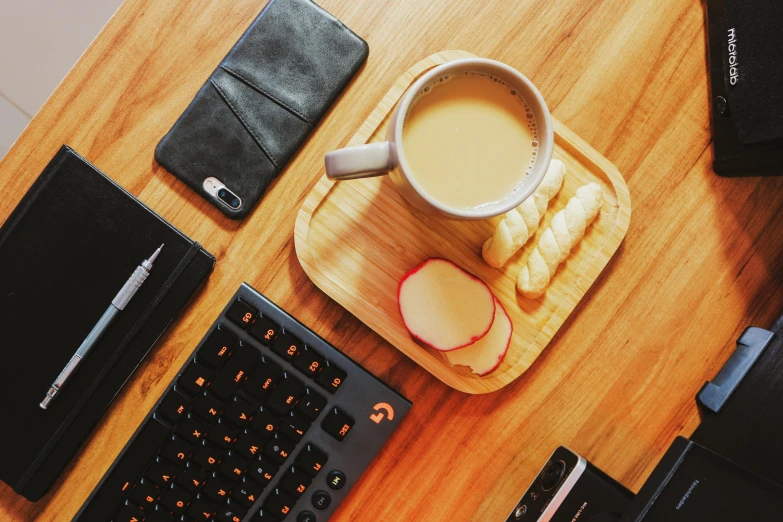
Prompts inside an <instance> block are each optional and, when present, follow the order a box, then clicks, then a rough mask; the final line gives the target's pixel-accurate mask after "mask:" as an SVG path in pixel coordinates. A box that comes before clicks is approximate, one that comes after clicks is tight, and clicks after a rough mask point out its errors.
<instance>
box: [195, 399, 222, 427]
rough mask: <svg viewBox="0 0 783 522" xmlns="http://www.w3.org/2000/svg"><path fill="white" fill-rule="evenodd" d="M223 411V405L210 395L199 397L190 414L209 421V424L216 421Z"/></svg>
mask: <svg viewBox="0 0 783 522" xmlns="http://www.w3.org/2000/svg"><path fill="white" fill-rule="evenodd" d="M221 411H223V403H222V402H220V401H219V400H217V399H216V398H214V397H212V396H211V395H209V394H206V395H202V396H201V397H199V398H198V399H197V400H196V402H195V404H193V407H192V408H191V409H190V413H192V414H193V415H196V416H197V417H199V418H200V419H203V420H205V421H207V423H212V422H213V421H216V420H217V419H218V417H219V416H220V412H221Z"/></svg>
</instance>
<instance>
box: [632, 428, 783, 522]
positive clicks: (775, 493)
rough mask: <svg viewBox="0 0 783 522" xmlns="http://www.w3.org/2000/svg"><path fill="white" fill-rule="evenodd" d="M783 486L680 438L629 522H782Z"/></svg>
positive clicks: (637, 502)
mask: <svg viewBox="0 0 783 522" xmlns="http://www.w3.org/2000/svg"><path fill="white" fill-rule="evenodd" d="M781 513H783V488H781V487H780V486H778V485H776V484H774V483H772V482H771V481H768V480H766V479H765V478H763V477H760V476H759V475H757V474H755V473H753V472H751V471H749V470H748V469H746V468H743V467H742V466H739V465H738V464H736V463H734V462H732V461H730V460H729V459H727V458H725V457H722V456H720V455H718V454H717V453H715V452H713V451H710V450H708V449H706V448H704V447H703V446H700V445H699V444H696V443H695V442H692V441H689V440H688V439H685V438H683V437H678V438H677V439H676V440H675V441H674V443H672V445H671V446H670V447H669V450H668V451H667V452H666V454H665V455H664V456H663V458H662V459H661V461H660V462H659V463H658V465H657V466H656V467H655V469H654V470H653V472H652V474H651V475H650V478H648V479H647V481H646V482H645V484H644V486H642V488H641V490H640V491H639V493H638V494H637V495H636V498H635V499H634V501H633V503H632V505H631V506H630V507H629V508H628V510H627V511H626V513H625V518H624V520H625V521H626V522H694V521H701V520H704V521H710V522H740V521H748V522H750V521H753V522H777V521H779V520H780V519H781Z"/></svg>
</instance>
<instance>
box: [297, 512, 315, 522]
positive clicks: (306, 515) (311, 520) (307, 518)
mask: <svg viewBox="0 0 783 522" xmlns="http://www.w3.org/2000/svg"><path fill="white" fill-rule="evenodd" d="M296 522H315V513H313V512H312V511H301V512H300V513H299V514H298V515H296Z"/></svg>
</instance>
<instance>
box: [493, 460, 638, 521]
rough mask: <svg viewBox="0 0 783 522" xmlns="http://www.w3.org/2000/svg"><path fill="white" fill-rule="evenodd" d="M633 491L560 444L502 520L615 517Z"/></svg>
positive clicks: (609, 518)
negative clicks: (506, 516)
mask: <svg viewBox="0 0 783 522" xmlns="http://www.w3.org/2000/svg"><path fill="white" fill-rule="evenodd" d="M632 498H633V494H632V493H631V492H630V491H628V490H627V489H626V488H625V487H623V486H622V485H621V484H620V483H618V482H617V481H615V480H614V479H612V478H611V477H609V476H608V475H607V474H606V473H604V472H602V471H601V470H600V469H598V468H597V467H595V466H594V465H592V464H591V463H590V462H588V461H587V460H586V459H585V458H584V457H582V456H580V455H578V454H576V453H574V452H573V451H571V450H570V449H568V448H566V447H564V446H560V447H559V448H557V449H556V450H555V452H554V453H552V456H551V457H549V460H548V461H547V463H546V464H545V465H544V467H543V468H542V469H541V472H540V473H539V474H538V476H537V477H536V478H535V480H533V483H532V484H531V485H530V487H529V488H528V489H527V491H526V492H525V494H524V495H522V497H521V498H520V500H519V502H517V504H516V506H515V507H514V509H513V510H512V511H511V513H510V514H509V516H508V518H507V519H506V522H520V521H521V522H549V521H551V522H571V521H573V520H579V521H581V522H599V521H601V522H608V521H612V520H619V519H620V516H621V515H622V513H623V511H624V510H625V508H626V506H627V505H628V504H629V502H630V501H631V499H632Z"/></svg>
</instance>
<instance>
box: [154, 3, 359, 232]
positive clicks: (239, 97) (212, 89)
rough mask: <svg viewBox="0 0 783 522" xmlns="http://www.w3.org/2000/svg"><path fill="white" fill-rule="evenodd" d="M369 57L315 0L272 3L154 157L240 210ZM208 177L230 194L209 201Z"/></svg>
mask: <svg viewBox="0 0 783 522" xmlns="http://www.w3.org/2000/svg"><path fill="white" fill-rule="evenodd" d="M367 54H368V47H367V43H366V42H365V41H364V40H362V39H361V38H359V37H358V36H357V35H356V34H354V33H353V32H352V31H351V30H350V29H348V28H347V27H345V25H343V24H342V23H341V22H340V21H339V20H337V19H336V18H334V17H333V16H332V15H330V14H329V13H327V12H326V11H324V10H323V9H321V8H320V7H319V6H317V5H316V4H314V3H313V2H312V1H311V0H271V1H270V2H269V4H268V5H267V6H266V7H265V8H264V10H263V11H262V12H261V14H259V15H258V17H257V18H256V19H255V20H254V21H253V23H252V24H251V25H250V27H249V28H248V29H247V31H245V34H243V35H242V38H240V39H239V41H238V42H237V44H236V45H235V46H234V47H233V49H231V51H230V52H229V53H228V55H227V56H226V57H225V58H224V59H223V61H222V62H221V63H220V65H218V67H217V69H215V71H214V72H213V73H212V75H211V76H210V77H209V79H208V80H207V81H206V83H205V84H204V85H203V86H202V87H201V89H200V90H199V92H198V94H196V97H195V98H194V99H193V101H192V102H191V103H190V105H189V106H188V108H187V109H186V110H185V112H184V113H183V114H182V116H180V118H179V119H178V120H177V122H176V123H175V124H174V126H173V127H172V128H171V130H170V131H169V132H168V134H166V136H164V137H163V139H162V140H161V141H160V143H158V146H157V147H156V149H155V159H156V161H157V162H158V163H160V164H161V165H162V166H163V167H164V168H166V170H168V171H169V172H171V173H172V174H174V176H176V177H177V178H179V179H180V180H182V181H183V182H185V184H187V185H188V186H189V187H190V188H192V189H193V190H195V191H196V192H198V193H199V194H201V195H202V196H203V197H204V198H206V199H207V200H208V201H209V202H210V203H212V204H213V205H215V206H216V207H217V208H218V209H220V210H221V211H222V212H223V213H224V214H226V215H227V216H228V217H230V218H234V219H238V218H241V217H244V216H246V215H247V214H248V213H249V212H250V211H251V210H252V208H253V206H255V204H256V203H257V202H258V200H259V199H260V198H261V196H262V195H263V193H264V191H265V190H266V187H267V185H269V183H270V182H271V181H272V180H273V179H274V178H275V177H277V175H278V174H280V172H281V171H282V169H283V168H284V167H285V165H286V164H287V163H288V161H289V160H290V159H291V158H292V157H293V155H294V154H295V153H296V151H297V150H298V149H299V147H300V146H301V145H302V143H303V142H304V140H305V138H306V137H307V136H308V134H309V133H310V132H311V131H312V130H313V128H315V126H316V125H317V124H318V122H319V120H320V119H321V118H322V117H323V115H324V113H325V112H326V111H327V109H328V108H329V107H330V106H331V104H332V103H333V102H334V100H335V99H336V98H337V96H338V95H339V94H340V92H341V91H342V90H343V89H344V88H345V86H346V85H347V84H348V82H349V81H350V79H351V78H352V77H353V76H354V74H355V73H356V71H357V70H358V69H359V67H360V66H361V65H362V64H363V63H364V61H365V60H366V59H367ZM208 178H214V179H216V180H218V182H219V183H222V184H223V185H225V187H226V188H227V189H228V190H229V191H231V192H233V193H234V195H235V196H236V198H234V197H233V196H231V195H229V196H228V197H227V198H220V197H215V194H214V190H212V191H210V190H208V189H207V188H205V180H207V179H208ZM232 199H233V200H234V201H233V203H237V202H238V203H239V205H232V204H231V203H232V201H231V200H232Z"/></svg>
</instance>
